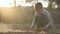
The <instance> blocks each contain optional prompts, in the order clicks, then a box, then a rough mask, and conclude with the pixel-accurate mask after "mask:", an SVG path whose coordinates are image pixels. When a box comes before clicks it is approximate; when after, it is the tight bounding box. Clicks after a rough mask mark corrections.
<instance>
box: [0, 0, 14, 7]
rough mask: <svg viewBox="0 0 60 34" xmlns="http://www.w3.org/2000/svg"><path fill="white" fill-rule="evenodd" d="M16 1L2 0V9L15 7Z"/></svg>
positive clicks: (0, 5)
mask: <svg viewBox="0 0 60 34" xmlns="http://www.w3.org/2000/svg"><path fill="white" fill-rule="evenodd" d="M13 6H14V1H13V0H0V7H13Z"/></svg>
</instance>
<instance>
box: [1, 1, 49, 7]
mask: <svg viewBox="0 0 60 34" xmlns="http://www.w3.org/2000/svg"><path fill="white" fill-rule="evenodd" d="M25 1H26V0H16V6H19V5H20V6H32V5H33V3H34V2H35V1H32V2H31V3H26V2H25ZM39 2H41V3H42V4H43V7H47V6H48V1H43V0H39ZM0 7H14V0H0Z"/></svg>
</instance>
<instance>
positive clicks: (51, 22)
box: [44, 12, 53, 29]
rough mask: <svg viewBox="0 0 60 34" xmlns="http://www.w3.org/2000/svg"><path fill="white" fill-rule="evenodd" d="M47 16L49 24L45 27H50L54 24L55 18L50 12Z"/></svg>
mask: <svg viewBox="0 0 60 34" xmlns="http://www.w3.org/2000/svg"><path fill="white" fill-rule="evenodd" d="M47 17H48V20H49V22H48V24H47V25H45V27H44V29H45V28H48V27H49V26H52V25H53V20H52V18H51V14H50V13H49V12H47Z"/></svg>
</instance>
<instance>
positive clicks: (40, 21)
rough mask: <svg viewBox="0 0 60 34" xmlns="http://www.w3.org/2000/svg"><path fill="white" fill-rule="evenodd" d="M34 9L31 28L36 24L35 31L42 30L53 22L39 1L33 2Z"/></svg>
mask: <svg viewBox="0 0 60 34" xmlns="http://www.w3.org/2000/svg"><path fill="white" fill-rule="evenodd" d="M35 10H36V12H35V16H34V19H33V21H32V25H31V29H32V28H33V27H34V25H35V24H36V26H37V29H36V30H37V31H39V32H40V31H44V29H46V28H48V27H49V26H50V25H52V24H53V22H52V18H51V14H50V13H49V12H48V11H47V10H44V9H43V7H42V4H41V3H40V2H38V3H36V4H35Z"/></svg>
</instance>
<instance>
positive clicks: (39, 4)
mask: <svg viewBox="0 0 60 34" xmlns="http://www.w3.org/2000/svg"><path fill="white" fill-rule="evenodd" d="M35 10H36V11H37V13H41V12H42V4H41V3H40V2H38V3H36V4H35Z"/></svg>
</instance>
